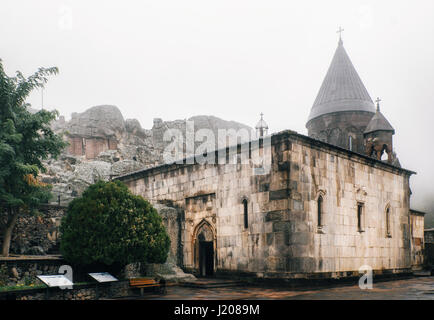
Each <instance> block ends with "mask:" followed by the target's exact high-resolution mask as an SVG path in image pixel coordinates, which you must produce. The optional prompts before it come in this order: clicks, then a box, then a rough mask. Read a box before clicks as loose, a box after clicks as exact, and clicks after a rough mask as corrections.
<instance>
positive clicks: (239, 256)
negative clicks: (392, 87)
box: [116, 39, 423, 279]
mask: <svg viewBox="0 0 434 320" xmlns="http://www.w3.org/2000/svg"><path fill="white" fill-rule="evenodd" d="M306 127H307V129H308V136H306V135H302V134H298V133H296V132H294V131H290V130H287V131H282V132H279V133H275V134H272V135H266V130H267V129H268V126H267V124H266V123H265V121H264V120H263V119H262V117H261V120H260V122H259V123H258V125H257V126H256V128H257V129H258V130H259V132H260V136H261V137H260V138H259V143H257V144H255V143H253V140H251V141H250V142H248V143H247V145H248V147H249V148H248V152H247V153H246V154H245V156H246V157H247V159H248V161H247V162H246V163H241V162H240V161H238V160H236V161H235V162H234V163H226V164H220V163H198V162H193V163H189V162H188V161H187V159H184V161H181V162H176V163H175V162H174V163H169V164H164V165H160V166H156V167H152V168H147V169H144V170H139V171H135V172H132V173H128V174H126V175H123V176H119V177H117V178H116V179H118V180H121V181H123V182H124V183H126V184H127V186H128V187H129V189H130V190H131V191H132V192H133V193H135V194H138V195H141V196H143V197H144V198H145V199H148V200H149V201H150V202H151V203H153V204H155V205H157V204H160V203H162V204H165V205H166V206H171V207H173V208H175V209H176V212H177V214H176V215H175V216H171V217H169V216H164V215H163V221H164V222H165V225H166V228H167V230H168V232H169V234H170V236H171V241H172V246H171V253H170V256H171V257H173V259H175V261H176V263H177V264H178V265H179V266H180V267H182V268H183V269H184V271H186V272H192V273H194V274H196V275H203V276H209V275H213V274H217V275H219V274H220V275H224V274H231V275H239V276H243V275H245V276H252V277H257V278H276V279H293V278H341V277H350V276H356V275H357V276H358V275H359V269H360V268H362V269H363V268H365V267H364V266H369V267H370V268H372V270H373V272H374V274H387V273H407V272H411V270H412V268H414V267H417V266H418V265H420V264H421V262H422V260H421V259H422V254H421V249H422V247H421V246H422V243H423V213H420V212H417V211H413V210H410V196H411V191H410V187H409V179H410V176H411V175H412V174H414V173H415V172H412V171H409V170H407V169H404V168H402V167H401V165H400V163H399V161H398V158H397V156H396V154H395V152H394V149H393V135H394V132H395V130H394V128H393V127H392V125H391V124H390V123H389V122H388V121H387V119H386V117H385V116H384V115H383V114H382V113H381V111H380V100H379V99H377V101H376V105H375V104H374V102H373V101H372V99H371V97H370V95H369V94H368V92H367V90H366V88H365V86H364V84H363V83H362V81H361V79H360V77H359V75H358V74H357V72H356V70H355V68H354V66H353V64H352V63H351V61H350V58H349V56H348V55H347V53H346V51H345V48H344V46H343V41H342V40H341V39H339V43H338V47H337V49H336V52H335V54H334V56H333V59H332V62H331V65H330V67H329V69H328V72H327V74H326V76H325V79H324V81H323V83H322V85H321V88H320V90H319V93H318V95H317V97H316V99H315V102H314V104H313V106H312V109H311V112H310V115H309V118H308V119H307V123H306ZM265 137H269V138H270V139H269V141H270V143H265V140H266V139H265ZM242 147H243V145H242V144H241V143H240V144H238V145H237V146H235V147H232V149H231V147H228V148H227V150H224V151H227V152H229V151H230V149H231V150H235V154H238V155H241V153H242V150H243V148H242ZM234 148H235V149H234ZM220 151H221V150H220ZM218 152H219V150H217V151H215V153H216V155H217V153H218ZM264 154H269V155H270V161H269V164H268V168H269V170H262V171H261V170H258V169H260V168H258V165H257V163H260V161H259V160H260V159H259V158H261V157H262V158H263V156H264ZM235 158H236V157H235ZM255 158H256V159H255Z"/></svg>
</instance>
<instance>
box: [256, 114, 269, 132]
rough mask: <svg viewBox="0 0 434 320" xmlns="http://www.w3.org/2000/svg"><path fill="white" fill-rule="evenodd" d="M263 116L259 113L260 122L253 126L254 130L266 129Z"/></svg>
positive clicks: (266, 125)
mask: <svg viewBox="0 0 434 320" xmlns="http://www.w3.org/2000/svg"><path fill="white" fill-rule="evenodd" d="M263 116H264V114H263V113H261V120H259V121H258V123H257V124H256V126H255V129H268V124H267V123H266V122H265V121H264V119H263Z"/></svg>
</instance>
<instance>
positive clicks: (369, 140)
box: [363, 98, 399, 166]
mask: <svg viewBox="0 0 434 320" xmlns="http://www.w3.org/2000/svg"><path fill="white" fill-rule="evenodd" d="M380 101H381V100H380V99H379V98H377V100H376V102H377V112H376V113H375V115H374V116H373V117H372V119H371V121H370V122H369V123H368V126H367V127H366V129H365V131H364V133H363V136H364V139H365V153H366V155H367V156H370V157H373V158H375V159H377V160H381V157H382V156H383V154H384V152H385V153H386V154H387V162H388V163H390V164H394V165H398V166H399V164H398V163H397V162H396V161H397V159H396V156H395V154H394V152H393V137H392V136H393V135H394V134H395V129H393V127H392V126H391V125H390V123H389V121H387V119H386V117H384V115H383V114H382V113H381V112H380Z"/></svg>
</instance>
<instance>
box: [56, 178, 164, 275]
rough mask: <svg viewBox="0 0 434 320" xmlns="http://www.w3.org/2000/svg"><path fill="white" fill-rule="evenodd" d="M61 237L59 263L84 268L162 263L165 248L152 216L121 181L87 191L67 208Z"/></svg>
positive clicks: (160, 228) (152, 211)
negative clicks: (136, 263) (63, 262)
mask: <svg viewBox="0 0 434 320" xmlns="http://www.w3.org/2000/svg"><path fill="white" fill-rule="evenodd" d="M60 231H61V242H60V251H61V253H62V255H63V257H64V258H65V259H66V260H67V261H68V262H70V263H71V264H73V265H78V266H83V267H85V266H95V265H102V266H107V267H111V266H116V267H117V268H120V267H123V266H125V265H127V264H129V263H135V262H142V263H146V262H149V263H163V262H165V261H166V259H167V254H168V252H169V246H170V238H169V236H168V235H167V233H166V230H165V228H164V225H163V223H162V219H161V217H160V215H159V214H158V212H157V210H156V209H155V208H154V207H152V205H151V204H150V203H149V202H148V201H146V200H145V199H143V198H142V197H141V196H136V195H133V194H132V193H131V192H130V191H129V190H128V188H127V187H126V185H125V184H123V183H122V182H120V181H114V182H112V181H111V182H104V181H99V182H97V183H95V184H93V185H91V186H89V187H88V188H87V189H86V190H85V191H84V192H83V195H82V196H81V197H80V198H76V199H74V200H73V201H72V202H70V204H69V206H68V210H67V214H66V216H64V217H63V219H62V223H61V226H60ZM116 267H115V268H114V269H115V270H118V269H116ZM111 270H113V269H111Z"/></svg>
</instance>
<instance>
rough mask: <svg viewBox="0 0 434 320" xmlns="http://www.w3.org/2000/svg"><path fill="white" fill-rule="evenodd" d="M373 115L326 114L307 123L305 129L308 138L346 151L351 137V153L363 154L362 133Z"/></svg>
mask: <svg viewBox="0 0 434 320" xmlns="http://www.w3.org/2000/svg"><path fill="white" fill-rule="evenodd" d="M373 115H374V114H373V113H371V112H365V111H347V112H336V113H328V114H325V115H322V116H320V117H318V118H315V119H312V120H311V121H309V122H308V123H307V124H306V128H307V130H308V135H309V137H312V138H314V139H318V140H321V141H324V142H327V143H330V144H333V145H336V146H339V147H342V148H346V149H349V136H351V137H352V147H353V151H355V152H357V153H361V154H364V153H365V147H364V137H363V132H364V130H365V129H366V127H367V125H368V123H369V121H370V120H371V118H372V117H373Z"/></svg>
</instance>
